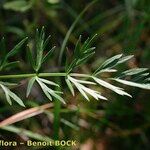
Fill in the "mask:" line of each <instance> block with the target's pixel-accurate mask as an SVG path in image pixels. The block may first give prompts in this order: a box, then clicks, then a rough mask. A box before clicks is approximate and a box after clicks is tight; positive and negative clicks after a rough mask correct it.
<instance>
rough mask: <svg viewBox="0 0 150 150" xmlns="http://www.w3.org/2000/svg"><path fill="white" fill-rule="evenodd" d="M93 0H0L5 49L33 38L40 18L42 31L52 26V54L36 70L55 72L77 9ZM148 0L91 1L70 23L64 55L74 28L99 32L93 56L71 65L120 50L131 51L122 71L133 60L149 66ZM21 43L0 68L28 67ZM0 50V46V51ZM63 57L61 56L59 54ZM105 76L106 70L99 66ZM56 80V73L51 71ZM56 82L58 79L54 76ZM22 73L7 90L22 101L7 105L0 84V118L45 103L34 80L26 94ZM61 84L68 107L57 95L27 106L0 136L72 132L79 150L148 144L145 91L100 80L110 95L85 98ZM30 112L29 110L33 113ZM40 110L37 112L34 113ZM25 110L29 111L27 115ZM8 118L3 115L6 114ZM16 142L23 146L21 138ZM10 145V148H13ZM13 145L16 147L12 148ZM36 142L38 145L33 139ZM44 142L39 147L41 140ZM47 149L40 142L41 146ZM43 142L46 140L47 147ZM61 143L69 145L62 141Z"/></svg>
mask: <svg viewBox="0 0 150 150" xmlns="http://www.w3.org/2000/svg"><path fill="white" fill-rule="evenodd" d="M89 2H91V1H87V0H80V1H79V0H70V1H69V0H40V1H38V0H11V1H9V0H1V1H0V37H1V38H2V37H3V36H4V37H5V42H6V49H7V50H8V51H9V50H10V49H12V48H13V46H14V45H15V44H17V43H18V42H19V41H21V40H22V39H23V38H25V37H26V36H28V37H29V38H30V41H31V43H29V44H30V45H31V46H32V45H33V42H32V39H33V38H34V36H35V30H36V29H37V28H41V27H42V26H45V30H46V35H47V36H48V35H49V34H51V40H50V42H51V43H49V45H50V46H52V47H53V46H56V50H55V51H54V53H53V55H52V57H51V59H50V60H49V62H48V63H45V65H44V66H43V68H42V69H41V70H42V72H58V71H61V70H63V69H64V68H63V67H62V66H60V65H59V62H58V57H59V54H60V49H61V46H62V42H63V40H64V37H65V36H66V33H67V31H68V29H69V27H70V26H71V24H72V23H73V22H74V20H75V19H76V18H77V17H78V14H79V13H80V12H81V11H82V10H83V9H84V8H85V6H87V5H88V4H89ZM149 7H150V1H149V0H98V1H97V2H96V3H95V4H93V5H92V6H91V7H90V8H89V9H88V10H87V11H86V13H85V14H84V15H83V16H82V18H81V19H80V20H79V22H78V23H77V24H76V26H75V29H74V30H73V32H72V33H71V35H70V38H69V41H68V43H67V46H68V47H67V51H66V53H67V56H68V58H70V56H71V55H72V53H73V49H74V46H75V43H76V42H77V39H78V37H79V35H82V37H83V39H86V38H87V37H88V36H92V35H95V34H96V33H97V34H98V37H97V39H96V41H95V43H94V44H95V46H96V47H97V48H96V56H95V57H92V58H91V59H90V60H89V61H88V63H87V64H86V65H84V66H82V68H80V69H78V70H77V71H78V72H80V73H82V72H84V73H90V72H91V71H92V70H95V69H96V68H97V67H98V65H99V64H100V63H101V62H103V60H105V59H106V58H108V57H110V56H112V55H115V54H119V53H124V54H134V55H135V59H132V60H131V61H129V63H127V64H126V65H122V66H119V68H118V69H119V70H120V71H122V70H124V69H127V68H130V69H131V68H133V67H147V68H149V66H150V61H149V59H150V48H149V45H150V8H149ZM26 51H27V48H26V47H25V46H24V47H22V50H21V51H20V54H18V55H17V56H14V57H13V58H11V59H12V60H11V61H15V60H19V61H20V63H19V65H18V66H15V67H14V68H9V67H8V68H7V70H4V71H3V72H1V73H0V74H7V73H8V71H9V73H10V74H17V73H31V72H32V71H33V70H32V67H31V66H30V63H26V62H28V57H27V53H26ZM1 55H2V52H1V51H0V57H1ZM62 64H63V65H64V64H65V58H64V59H63V61H62ZM104 77H109V74H105V76H104ZM56 80H58V79H57V78H56ZM60 82H61V81H60ZM26 83H27V82H26V80H21V81H20V84H19V85H18V86H17V87H15V88H14V89H13V88H12V90H15V91H17V92H18V93H19V95H20V97H22V99H23V100H24V103H25V104H26V108H22V107H20V106H18V105H17V104H16V103H13V105H12V106H10V105H8V103H7V102H6V100H5V98H4V96H3V94H2V93H1V92H0V105H1V107H0V112H1V113H0V120H5V119H6V118H8V117H10V116H12V115H15V114H17V113H19V112H22V111H23V110H25V109H29V108H31V107H36V106H41V105H43V104H45V103H47V100H46V98H45V96H44V95H43V94H42V93H41V92H39V91H40V89H39V87H36V86H35V87H34V89H33V91H32V95H30V97H29V98H28V99H27V98H25V92H24V91H25V89H26V86H27V84H26ZM61 84H62V87H63V91H65V95H64V97H65V100H66V102H67V105H66V107H62V108H60V105H59V104H57V102H55V103H54V107H53V105H44V106H42V108H44V109H46V108H47V109H46V110H45V111H43V112H40V109H35V110H30V111H29V112H31V113H29V114H28V112H27V113H25V114H22V116H21V117H20V118H19V120H18V121H20V122H17V123H14V124H13V125H10V126H7V127H6V126H5V127H2V128H1V129H0V139H4V140H8V141H9V140H17V141H19V142H21V141H26V140H28V139H34V140H44V141H48V140H50V139H59V140H61V139H65V140H67V139H72V140H77V141H78V142H79V144H78V146H77V148H68V149H81V150H84V149H86V150H88V149H89V150H93V149H97V150H105V149H106V150H107V149H111V150H120V149H122V150H126V149H129V150H130V149H131V150H132V149H135V150H141V149H145V150H146V149H147V150H148V149H150V146H149V140H150V117H149V116H150V111H149V110H150V109H149V108H150V102H149V99H150V92H149V91H145V90H141V89H137V88H131V87H130V88H127V87H126V89H127V91H129V93H130V94H131V95H133V99H130V98H128V97H122V96H118V95H117V94H114V93H112V92H110V91H109V90H104V89H103V88H98V89H97V90H99V91H101V92H102V93H104V94H105V95H107V97H109V101H107V102H104V101H94V100H92V98H91V101H90V102H87V101H84V100H83V97H82V96H81V94H80V93H77V91H76V95H75V97H73V96H72V95H71V94H70V92H69V90H68V88H67V86H66V85H65V83H61ZM30 114H32V115H33V114H34V115H33V116H34V117H32V118H31V116H30ZM37 114H39V115H37ZM27 117H29V118H28V119H26V118H27ZM8 121H9V120H8ZM21 148H22V149H23V148H24V149H26V147H24V146H22V147H21ZM14 149H15V148H14ZM16 149H17V148H16ZM35 149H39V148H38V147H37V148H35ZM41 149H43V148H41ZM45 149H46V148H45ZM47 149H49V148H47ZM65 149H67V147H66V148H65Z"/></svg>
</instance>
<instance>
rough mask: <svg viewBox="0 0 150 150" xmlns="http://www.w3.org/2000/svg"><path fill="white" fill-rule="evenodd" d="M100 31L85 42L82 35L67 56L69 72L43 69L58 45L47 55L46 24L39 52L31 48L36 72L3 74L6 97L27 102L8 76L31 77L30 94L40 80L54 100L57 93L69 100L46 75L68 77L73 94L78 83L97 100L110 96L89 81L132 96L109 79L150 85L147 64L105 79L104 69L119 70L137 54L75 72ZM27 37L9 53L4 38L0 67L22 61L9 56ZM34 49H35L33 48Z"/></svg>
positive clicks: (37, 45) (37, 40)
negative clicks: (72, 52)
mask: <svg viewBox="0 0 150 150" xmlns="http://www.w3.org/2000/svg"><path fill="white" fill-rule="evenodd" d="M95 37H96V35H94V36H93V37H91V38H88V39H87V40H86V41H85V42H83V44H82V41H81V36H80V37H79V39H78V41H77V43H76V45H75V49H74V54H73V58H72V61H71V62H69V60H66V65H65V72H56V73H54V72H53V73H40V68H41V67H42V64H43V63H45V62H46V61H47V60H48V59H49V58H50V56H51V54H52V52H53V50H54V48H55V47H53V48H51V49H50V51H49V52H48V53H47V54H45V55H44V50H45V47H46V46H47V44H48V42H49V38H50V37H48V38H47V39H45V33H44V28H42V30H41V32H39V31H38V30H37V33H36V38H35V50H36V52H35V55H33V54H32V53H31V48H30V47H29V49H28V57H29V60H30V63H31V65H32V67H33V70H34V71H35V73H32V74H14V75H0V79H1V80H3V81H0V87H1V90H3V92H4V94H5V97H6V99H7V101H8V102H9V104H12V102H11V99H13V100H15V101H16V102H17V103H18V104H20V105H21V106H25V105H24V103H23V101H22V100H21V99H20V98H19V97H18V96H17V95H16V94H15V93H13V92H12V91H11V90H10V89H9V86H14V85H15V84H16V83H15V84H13V83H7V82H6V81H5V80H6V79H8V78H9V79H17V78H29V82H28V86H27V93H26V96H27V97H28V96H29V94H30V92H31V90H32V87H33V85H34V83H35V82H36V83H38V84H39V86H40V87H41V89H42V91H43V92H44V94H45V95H46V97H47V98H48V99H49V100H52V98H53V97H54V98H55V99H58V100H59V101H61V102H62V103H64V104H65V100H64V98H62V96H60V94H62V91H55V90H54V89H53V87H52V86H57V87H59V84H57V83H55V82H54V81H50V80H48V79H45V77H63V78H64V79H65V81H66V84H67V86H68V88H69V89H70V91H71V93H72V95H73V96H74V95H75V91H74V88H75V87H76V88H77V89H78V90H79V92H80V93H81V94H82V95H83V97H84V98H85V99H86V100H89V96H88V95H91V96H92V97H93V98H95V99H96V100H98V99H103V100H107V98H106V97H105V96H103V95H102V94H101V93H100V92H99V91H96V90H93V89H91V86H90V87H88V86H89V85H100V86H102V87H105V88H107V89H110V90H112V91H114V92H116V93H117V94H119V95H122V96H123V95H126V96H129V97H132V96H131V95H130V94H128V93H127V92H125V91H124V89H123V88H120V87H117V86H114V85H112V84H111V83H109V82H107V81H106V80H111V81H116V82H119V83H122V84H125V85H129V86H134V87H139V88H143V89H150V83H149V81H150V77H149V73H148V69H147V68H134V69H129V70H126V71H124V72H122V73H121V74H120V75H117V76H115V77H112V78H107V79H103V78H102V77H101V74H103V73H113V72H117V69H116V67H117V66H118V65H120V64H122V63H125V62H126V61H128V60H129V59H132V58H133V55H129V56H123V54H119V55H116V56H113V57H111V58H109V59H107V60H106V61H105V62H104V63H103V64H101V65H100V66H99V67H98V68H97V70H95V72H94V73H92V74H80V73H74V72H73V71H74V70H75V68H77V67H80V66H81V65H82V64H83V63H85V62H86V61H87V60H88V59H89V58H90V57H92V56H93V55H94V53H95V51H94V50H95V47H92V43H93V40H94V38H95ZM26 41H27V38H25V39H23V40H22V41H21V42H20V43H19V44H17V45H16V46H15V47H14V48H13V49H12V50H11V51H10V52H8V53H6V50H5V44H4V39H2V41H1V51H2V52H4V53H3V55H2V58H1V60H0V69H1V71H2V70H4V69H5V68H6V67H8V66H13V65H14V64H16V63H18V61H14V62H9V57H11V56H14V55H15V54H17V53H18V52H19V50H20V48H21V46H22V45H23V44H24V43H25V42H26ZM32 51H33V50H32ZM127 77H128V78H129V77H130V79H131V81H129V80H126V79H127Z"/></svg>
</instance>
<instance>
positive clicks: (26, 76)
mask: <svg viewBox="0 0 150 150" xmlns="http://www.w3.org/2000/svg"><path fill="white" fill-rule="evenodd" d="M67 75H68V74H67V73H63V72H62V73H61V72H53V73H39V74H36V73H32V74H17V75H16V74H13V75H0V79H17V78H30V77H34V76H38V77H65V76H67ZM69 75H70V76H76V77H77V76H78V77H91V76H90V75H87V74H79V73H71V74H69Z"/></svg>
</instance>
